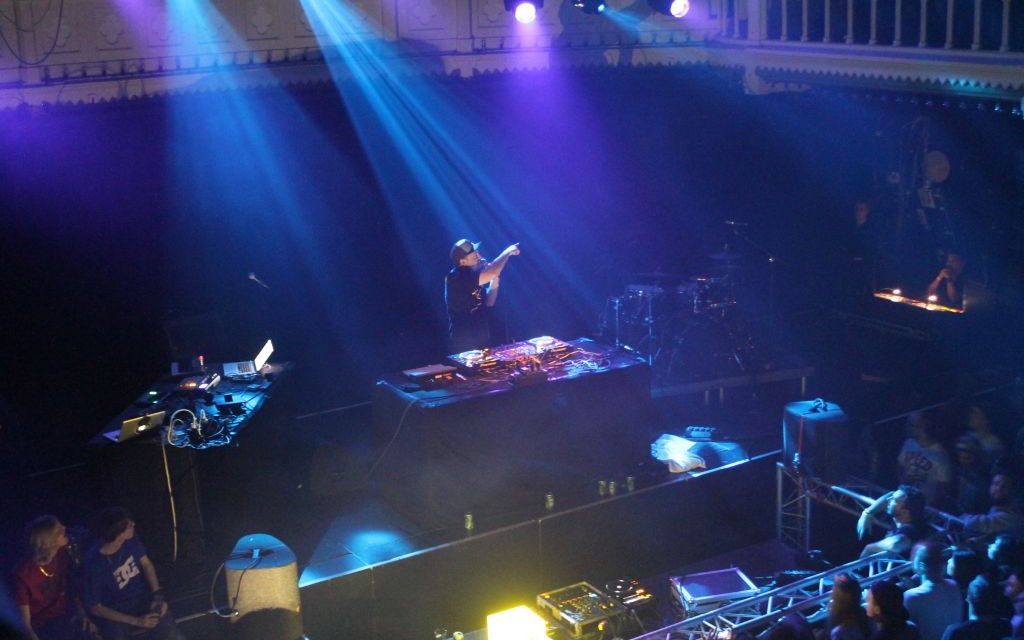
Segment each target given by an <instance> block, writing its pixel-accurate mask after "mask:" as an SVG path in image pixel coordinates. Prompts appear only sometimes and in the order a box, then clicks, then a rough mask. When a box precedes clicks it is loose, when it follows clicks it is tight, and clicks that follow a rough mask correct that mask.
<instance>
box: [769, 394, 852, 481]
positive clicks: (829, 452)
mask: <svg viewBox="0 0 1024 640" xmlns="http://www.w3.org/2000/svg"><path fill="white" fill-rule="evenodd" d="M850 431H851V430H850V427H849V424H848V420H847V418H846V414H845V413H843V410H842V409H841V408H840V407H839V405H837V404H835V403H833V402H825V401H824V400H820V399H819V400H808V401H804V402H791V403H789V404H787V405H786V413H785V415H784V416H783V419H782V449H783V456H784V457H783V462H784V464H785V465H786V466H788V467H791V468H797V469H799V470H800V471H801V472H802V473H804V474H806V475H809V476H812V477H815V478H821V479H822V480H825V481H826V482H831V483H833V484H841V483H842V482H844V481H845V480H846V475H847V473H848V471H849V460H850V457H851V453H852V451H853V449H852V447H853V444H854V442H853V437H852V436H851V433H850Z"/></svg>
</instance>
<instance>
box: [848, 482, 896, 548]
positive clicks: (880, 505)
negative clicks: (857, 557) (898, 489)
mask: <svg viewBox="0 0 1024 640" xmlns="http://www.w3.org/2000/svg"><path fill="white" fill-rule="evenodd" d="M893 493H895V492H894V491H889V492H887V493H884V494H882V495H881V496H879V497H878V499H877V500H875V501H874V502H872V503H871V504H869V505H868V506H867V507H865V508H864V511H861V513H860V518H858V519H857V538H858V539H859V540H863V539H864V534H865V533H867V530H868V520H870V519H871V518H874V517H875V516H876V515H878V512H879V511H884V510H885V506H886V504H888V502H889V499H890V498H892V494H893Z"/></svg>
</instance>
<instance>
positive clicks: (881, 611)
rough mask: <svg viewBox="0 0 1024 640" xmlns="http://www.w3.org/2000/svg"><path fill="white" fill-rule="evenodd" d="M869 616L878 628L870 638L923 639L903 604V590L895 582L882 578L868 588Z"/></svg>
mask: <svg viewBox="0 0 1024 640" xmlns="http://www.w3.org/2000/svg"><path fill="white" fill-rule="evenodd" d="M867 601H868V608H867V610H868V617H870V618H871V619H872V620H874V621H875V624H876V625H878V628H877V629H876V630H875V632H874V633H872V634H871V638H870V640H921V634H920V633H918V630H917V627H915V626H914V623H912V622H910V621H909V618H910V616H909V614H908V613H907V609H906V607H904V606H903V590H902V589H900V588H899V586H897V585H896V583H895V582H890V581H888V580H882V581H880V582H876V583H875V584H873V585H871V587H870V588H869V589H868V597H867Z"/></svg>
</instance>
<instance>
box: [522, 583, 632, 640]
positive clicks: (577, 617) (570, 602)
mask: <svg viewBox="0 0 1024 640" xmlns="http://www.w3.org/2000/svg"><path fill="white" fill-rule="evenodd" d="M537 606H538V607H540V608H541V609H542V610H544V611H545V612H547V613H548V614H549V615H550V616H551V617H552V618H554V619H555V620H556V621H557V622H559V623H560V624H562V625H563V626H566V627H567V628H568V629H569V631H570V632H571V633H572V636H573V637H574V638H579V637H582V636H585V635H589V634H590V633H591V632H593V631H596V630H597V627H598V625H600V624H601V622H603V621H604V620H608V619H610V618H614V617H616V616H620V615H623V614H625V613H627V612H628V609H627V608H626V606H625V605H623V604H622V603H621V602H619V601H618V600H616V599H615V598H612V597H610V596H608V595H605V594H604V593H602V592H601V591H598V590H597V588H596V587H594V586H593V585H591V584H590V583H588V582H577V583H576V584H573V585H569V586H568V587H562V588H561V589H556V590H555V591H549V592H548V593H542V594H540V595H539V596H537Z"/></svg>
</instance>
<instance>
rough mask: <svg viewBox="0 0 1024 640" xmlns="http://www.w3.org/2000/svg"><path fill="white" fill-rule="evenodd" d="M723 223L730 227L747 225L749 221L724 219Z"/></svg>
mask: <svg viewBox="0 0 1024 640" xmlns="http://www.w3.org/2000/svg"><path fill="white" fill-rule="evenodd" d="M724 224H726V225H727V226H730V227H749V226H750V223H748V222H737V221H736V220H726V221H724Z"/></svg>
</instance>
